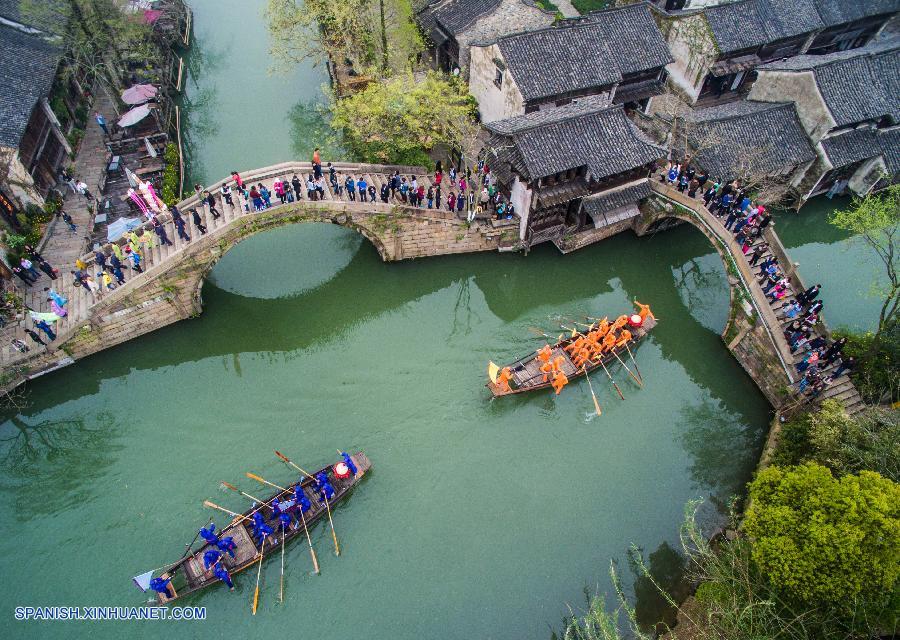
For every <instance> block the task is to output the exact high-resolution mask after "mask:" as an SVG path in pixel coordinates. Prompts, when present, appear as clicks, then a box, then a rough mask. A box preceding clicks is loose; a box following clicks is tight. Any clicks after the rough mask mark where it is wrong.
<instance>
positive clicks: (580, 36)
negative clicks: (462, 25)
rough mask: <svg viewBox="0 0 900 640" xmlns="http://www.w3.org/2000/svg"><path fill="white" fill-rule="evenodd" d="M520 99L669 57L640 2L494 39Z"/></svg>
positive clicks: (597, 83) (602, 81) (605, 79)
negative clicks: (513, 80) (519, 93)
mask: <svg viewBox="0 0 900 640" xmlns="http://www.w3.org/2000/svg"><path fill="white" fill-rule="evenodd" d="M495 42H496V43H497V46H498V47H499V48H500V51H501V52H502V54H503V58H504V60H505V61H506V64H507V67H508V68H509V70H510V72H511V74H512V76H513V78H515V80H516V84H517V85H518V86H519V89H520V90H521V91H522V97H523V98H524V99H525V101H526V102H528V101H532V100H540V99H541V98H547V97H551V96H555V95H561V94H565V93H568V92H570V91H578V90H582V89H588V88H594V87H602V86H607V85H611V84H614V83H616V82H619V81H620V80H621V79H622V76H623V75H627V74H630V73H637V72H640V71H646V70H650V69H656V68H659V67H662V66H665V65H667V64H669V63H670V62H672V56H671V54H670V53H669V48H668V46H666V42H665V40H664V39H663V37H662V34H661V33H660V31H659V28H658V27H657V25H656V22H654V20H653V17H652V16H651V15H650V10H649V8H648V6H647V5H646V4H643V3H640V4H635V5H628V6H626V7H622V8H619V9H609V10H606V11H596V12H594V13H589V14H587V15H586V16H584V17H582V18H579V19H574V20H566V21H563V22H561V23H560V24H559V25H558V26H554V27H547V28H546V29H538V30H535V31H527V32H524V33H518V34H514V35H509V36H504V37H501V38H498V39H497V40H495Z"/></svg>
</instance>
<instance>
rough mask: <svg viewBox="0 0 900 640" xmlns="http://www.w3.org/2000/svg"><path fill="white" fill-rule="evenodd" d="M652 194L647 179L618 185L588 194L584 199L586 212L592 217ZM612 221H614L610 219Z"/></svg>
mask: <svg viewBox="0 0 900 640" xmlns="http://www.w3.org/2000/svg"><path fill="white" fill-rule="evenodd" d="M649 195H650V185H649V184H648V183H647V180H646V179H644V180H641V181H640V182H637V183H631V184H627V185H625V186H623V187H616V188H615V189H609V190H608V191H602V192H600V193H598V194H596V195H593V196H588V197H587V198H585V199H584V200H582V204H583V206H584V210H585V212H587V213H588V215H590V216H591V217H593V216H595V215H601V214H603V213H606V212H607V211H612V210H614V209H620V208H622V207H626V206H628V205H630V204H634V203H635V202H638V201H639V200H643V199H644V198H646V197H648V196H649ZM610 222H612V221H610Z"/></svg>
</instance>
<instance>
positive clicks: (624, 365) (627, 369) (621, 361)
mask: <svg viewBox="0 0 900 640" xmlns="http://www.w3.org/2000/svg"><path fill="white" fill-rule="evenodd" d="M610 353H612V354H613V355H614V356H615V357H616V360H618V361H619V362H620V363H621V365H622V366H623V367H625V371H627V372H628V375H630V376H631V377H632V378H634V381H635V382H637V383H638V386H641V387H643V386H644V383H643V382H641V381H640V380H638V379H637V377H635V375H634V374H633V373H631V369H629V368H628V365H627V364H625V361H624V360H622V358H620V357H619V354H618V353H616V352H615V351H610Z"/></svg>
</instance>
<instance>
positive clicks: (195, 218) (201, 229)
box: [191, 207, 206, 236]
mask: <svg viewBox="0 0 900 640" xmlns="http://www.w3.org/2000/svg"><path fill="white" fill-rule="evenodd" d="M191 218H192V219H193V221H194V226H195V227H197V230H198V231H199V232H200V235H201V236H205V235H206V226H205V225H204V224H203V220H201V219H200V212H199V211H197V208H196V207H194V208H193V209H191Z"/></svg>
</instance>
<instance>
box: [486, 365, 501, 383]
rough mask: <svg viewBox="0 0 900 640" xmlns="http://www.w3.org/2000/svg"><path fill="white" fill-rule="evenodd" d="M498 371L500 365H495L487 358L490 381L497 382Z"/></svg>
mask: <svg viewBox="0 0 900 640" xmlns="http://www.w3.org/2000/svg"><path fill="white" fill-rule="evenodd" d="M498 373H500V367H498V366H497V365H495V364H494V363H493V362H492V361H490V360H488V378H490V379H491V382H493V383H494V384H497V374H498Z"/></svg>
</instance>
